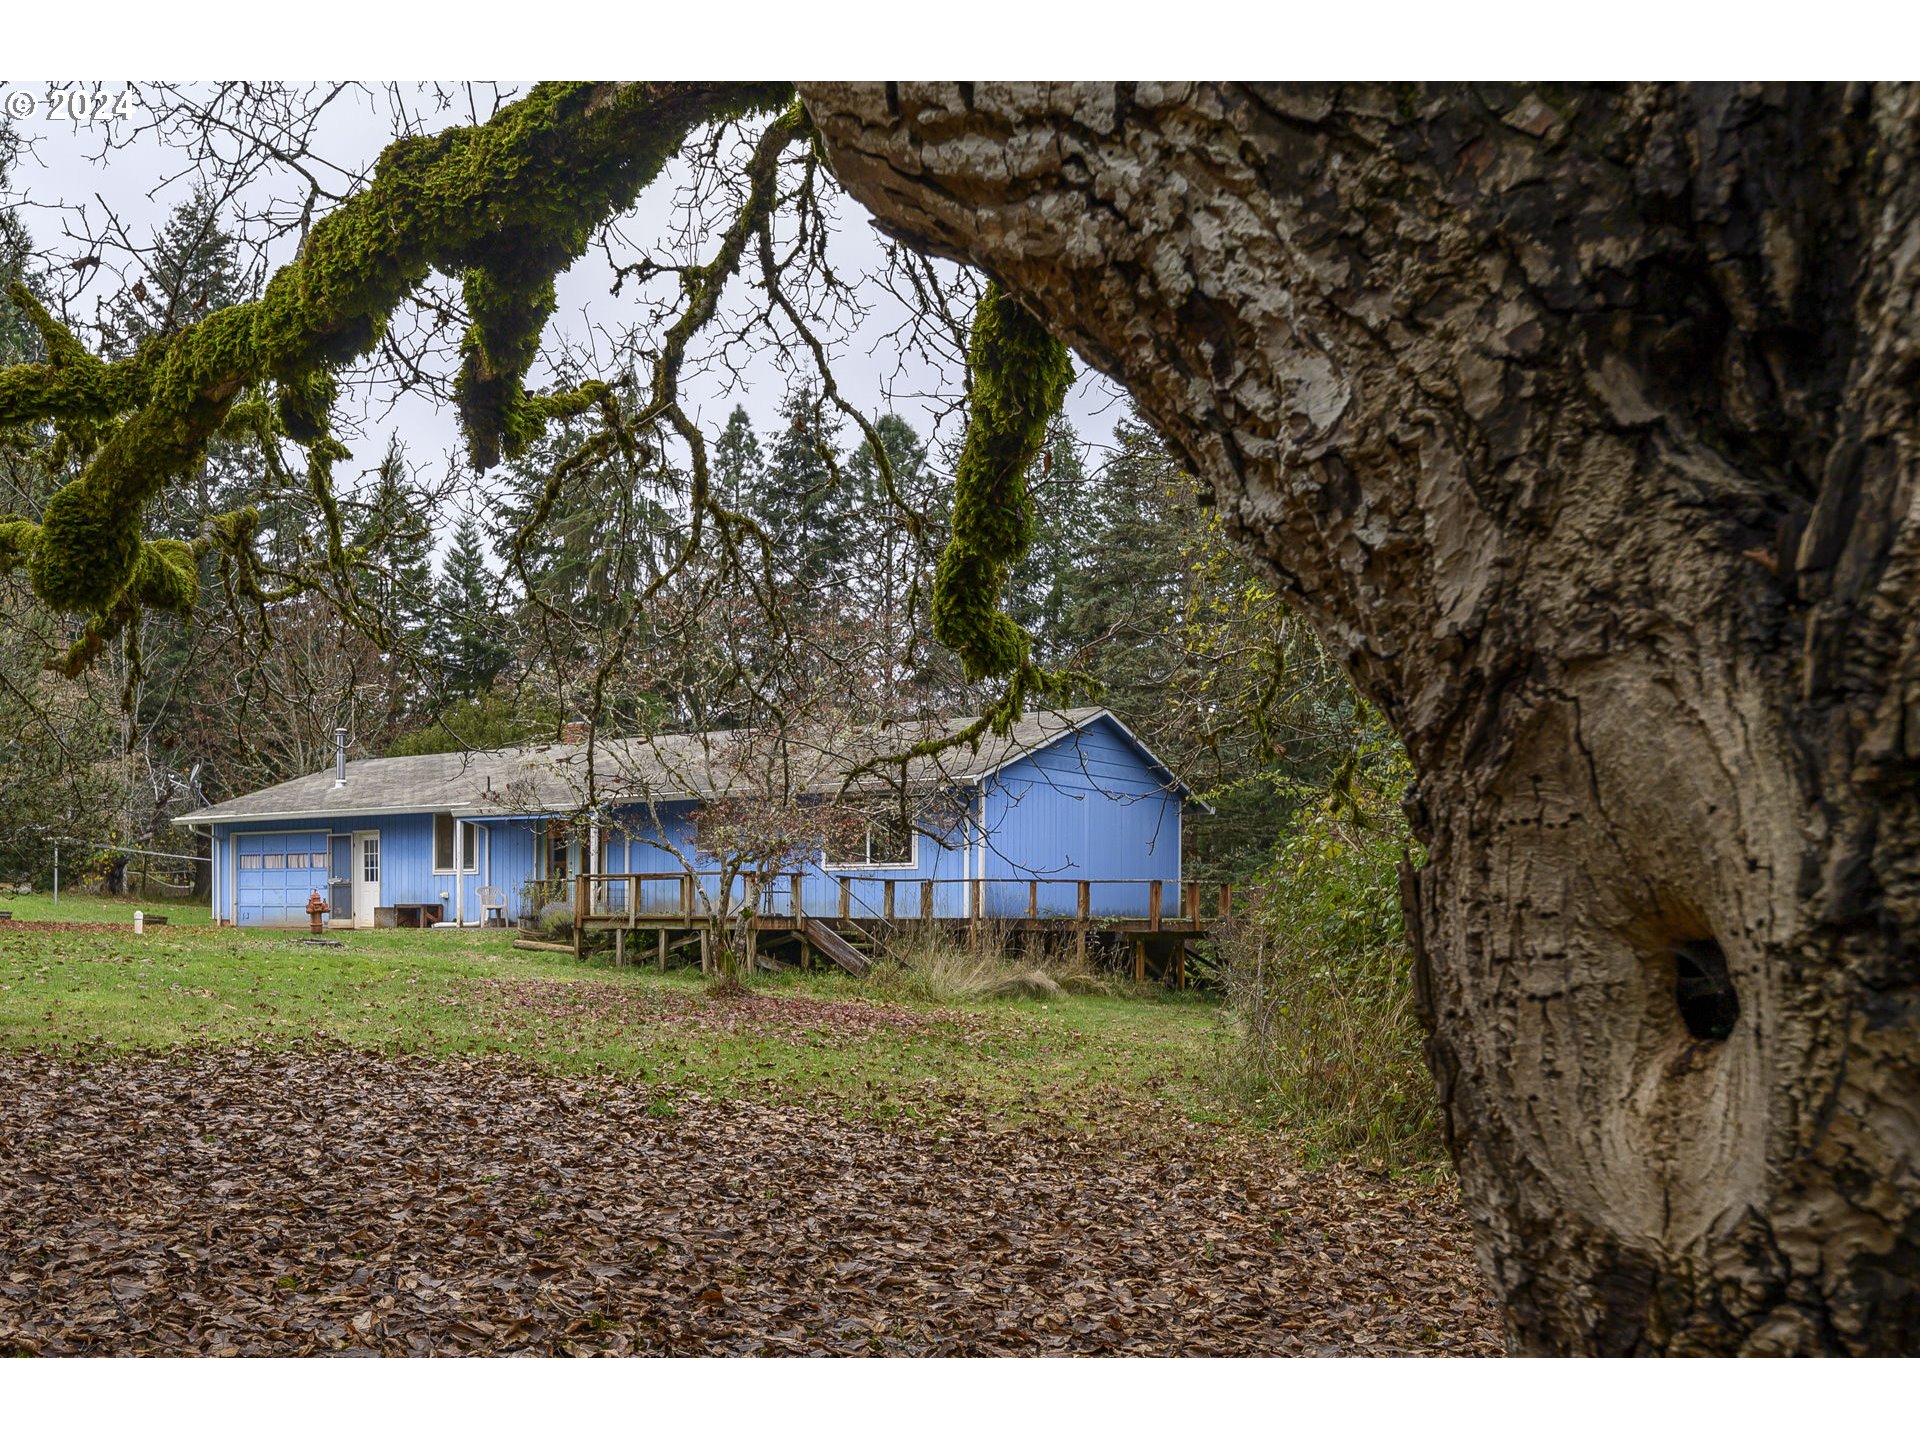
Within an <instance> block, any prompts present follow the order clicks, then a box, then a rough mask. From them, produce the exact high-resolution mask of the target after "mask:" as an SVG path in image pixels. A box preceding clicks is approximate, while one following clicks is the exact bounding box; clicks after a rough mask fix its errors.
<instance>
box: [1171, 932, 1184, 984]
mask: <svg viewBox="0 0 1920 1440" xmlns="http://www.w3.org/2000/svg"><path fill="white" fill-rule="evenodd" d="M1173 975H1174V982H1173V983H1174V988H1175V989H1177V990H1184V989H1186V988H1187V942H1186V941H1184V940H1182V941H1181V942H1180V948H1179V949H1178V950H1176V951H1174V952H1173Z"/></svg>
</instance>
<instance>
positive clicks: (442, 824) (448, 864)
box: [433, 815, 480, 875]
mask: <svg viewBox="0 0 1920 1440" xmlns="http://www.w3.org/2000/svg"><path fill="white" fill-rule="evenodd" d="M477 828H478V827H477V826H474V825H469V824H467V823H466V822H465V821H464V820H455V819H454V818H453V816H451V815H436V816H434V817H433V869H434V873H435V874H448V873H450V872H451V871H452V870H453V850H454V846H455V845H458V846H459V847H460V868H461V869H462V870H464V871H466V873H467V874H469V875H471V874H472V873H473V872H474V871H475V870H477V869H479V868H480V867H479V862H478V858H477V857H478V854H479V844H478V842H477V841H476V840H475V838H474V831H475V830H476V829H477Z"/></svg>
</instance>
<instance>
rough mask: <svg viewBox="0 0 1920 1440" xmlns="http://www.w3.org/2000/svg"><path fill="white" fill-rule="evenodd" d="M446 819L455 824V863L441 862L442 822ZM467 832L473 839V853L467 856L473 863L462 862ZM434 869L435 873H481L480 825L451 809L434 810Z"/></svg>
mask: <svg viewBox="0 0 1920 1440" xmlns="http://www.w3.org/2000/svg"><path fill="white" fill-rule="evenodd" d="M442 820H445V821H446V822H447V823H448V824H450V825H452V826H453V864H451V865H442V864H441V863H440V822H441V821H442ZM462 832H467V835H469V836H470V837H471V839H472V841H473V849H472V853H471V855H469V856H468V857H466V858H467V859H468V860H469V861H470V862H471V863H468V864H462V863H461V859H462V857H461V853H460V852H461V841H462V839H463V838H466V836H463V834H462ZM431 844H432V846H433V871H432V873H433V874H435V875H478V874H479V873H480V827H479V826H478V825H477V824H475V823H474V822H473V821H471V820H462V819H459V818H458V817H457V816H455V815H454V813H453V812H452V811H451V810H436V811H434V812H433V838H432V841H431Z"/></svg>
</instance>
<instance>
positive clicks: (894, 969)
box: [871, 923, 1105, 1004]
mask: <svg viewBox="0 0 1920 1440" xmlns="http://www.w3.org/2000/svg"><path fill="white" fill-rule="evenodd" d="M1018 939H1019V937H1017V936H1016V935H1015V934H1014V933H1013V932H1012V931H1010V930H1008V929H1007V928H1006V927H1004V926H1000V925H995V924H991V923H989V924H983V925H981V926H980V927H979V928H978V930H977V931H975V932H974V933H973V934H971V935H961V934H952V933H948V932H945V931H935V930H928V931H923V932H919V933H916V934H914V935H912V936H911V937H909V938H907V939H904V940H903V941H901V942H899V943H897V944H895V945H894V946H893V948H892V951H891V952H890V954H889V955H888V956H887V957H886V958H885V959H883V960H882V961H881V963H880V964H878V965H876V966H875V967H874V972H873V975H872V977H871V979H872V981H873V983H875V984H876V985H877V986H879V987H880V988H882V989H885V990H888V991H890V992H892V993H896V994H900V995H905V996H910V997H912V998H913V999H916V1000H925V1001H930V1002H933V1003H937V1004H945V1003H951V1002H955V1001H968V1000H994V999H1017V1000H1048V999H1052V998H1054V997H1056V996H1060V995H1063V994H1066V993H1067V992H1068V991H1071V992H1072V993H1074V994H1080V995H1084V994H1089V993H1098V992H1100V991H1101V990H1102V989H1104V988H1105V982H1103V981H1102V980H1101V979H1100V978H1099V977H1098V976H1095V975H1094V974H1093V973H1092V972H1091V971H1087V970H1082V969H1079V968H1077V967H1076V966H1075V964H1074V962H1073V960H1072V959H1071V958H1070V957H1064V958H1063V957H1058V956H1050V955H1047V954H1046V953H1045V952H1044V951H1042V950H1041V949H1039V948H1038V947H1033V948H1029V949H1026V950H1025V951H1024V952H1023V953H1022V952H1018Z"/></svg>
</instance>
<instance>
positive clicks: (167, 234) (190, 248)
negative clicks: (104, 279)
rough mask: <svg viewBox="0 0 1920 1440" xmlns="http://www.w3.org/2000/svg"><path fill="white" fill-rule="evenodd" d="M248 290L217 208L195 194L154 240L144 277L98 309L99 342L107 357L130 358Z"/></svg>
mask: <svg viewBox="0 0 1920 1440" xmlns="http://www.w3.org/2000/svg"><path fill="white" fill-rule="evenodd" d="M252 289H253V287H252V284H251V281H250V279H249V277H248V276H247V275H246V273H245V272H244V271H243V269H242V267H241V265H240V258H239V247H238V245H237V244H236V242H235V240H234V237H233V236H232V235H231V234H230V233H229V232H228V231H227V230H226V229H225V228H224V227H223V226H222V225H221V223H220V209H219V203H218V202H217V201H216V200H215V199H214V197H213V196H212V195H210V194H209V193H208V192H207V191H205V190H201V189H196V190H195V191H194V192H193V194H192V195H190V196H189V197H188V198H187V199H186V200H184V201H182V202H181V203H180V205H179V206H178V207H176V208H175V210H174V212H173V213H172V214H171V215H170V216H168V217H167V223H166V224H165V225H164V226H162V227H161V229H160V230H159V231H158V232H157V233H156V234H155V235H154V237H153V246H152V248H151V250H150V251H149V252H148V253H147V255H146V264H145V273H144V274H142V275H140V276H138V277H136V278H135V279H134V280H133V282H132V283H131V284H130V285H128V286H127V288H126V289H124V290H122V291H121V292H120V293H119V294H118V295H116V296H115V297H114V298H113V299H112V300H111V301H109V302H108V303H106V304H105V305H103V306H102V308H101V314H100V319H99V321H98V323H99V327H100V336H101V340H102V342H103V345H104V347H105V349H106V351H107V352H108V353H109V354H112V355H131V354H132V353H133V352H134V351H135V350H137V349H139V348H140V345H141V342H143V341H145V340H148V339H151V338H152V337H154V336H156V335H171V334H173V333H174V332H175V331H177V330H181V329H184V328H185V327H186V326H188V325H191V324H193V323H194V322H195V321H197V320H200V319H202V318H203V317H205V316H206V315H208V314H210V313H212V312H213V311H215V310H218V309H221V308H222V307H224V306H227V305H231V304H234V303H235V302H236V301H240V300H245V299H247V298H248V297H249V296H250V294H251V293H252Z"/></svg>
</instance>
